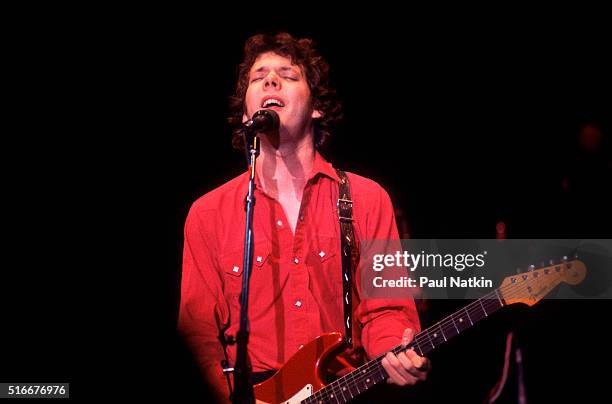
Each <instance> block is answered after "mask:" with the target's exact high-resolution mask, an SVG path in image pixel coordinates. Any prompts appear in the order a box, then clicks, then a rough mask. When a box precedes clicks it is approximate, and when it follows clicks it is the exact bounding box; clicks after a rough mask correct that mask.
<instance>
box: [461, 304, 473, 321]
mask: <svg viewBox="0 0 612 404" xmlns="http://www.w3.org/2000/svg"><path fill="white" fill-rule="evenodd" d="M463 311H465V314H467V318H468V320H470V324H471V325H474V323H473V322H472V318H471V317H470V313H468V310H467V307H466V308H464V309H463Z"/></svg>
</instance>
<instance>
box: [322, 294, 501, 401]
mask: <svg viewBox="0 0 612 404" xmlns="http://www.w3.org/2000/svg"><path fill="white" fill-rule="evenodd" d="M485 297H486V295H485V296H483V297H482V298H481V299H483V298H485ZM487 300H488V301H487V303H488V304H489V308H490V309H491V308H492V307H491V306H490V303H491V301H493V300H492V299H487ZM475 303H478V302H477V301H475V302H471V303H470V304H469V305H468V306H466V307H465V308H464V309H463V310H468V309H469V308H470V306H474V307H471V309H473V308H475V307H476V306H477V305H476V304H475ZM496 305H497V303H496ZM480 311H481V312H482V308H481V309H480ZM475 313H476V312H475V311H472V314H475ZM434 326H435V324H434V325H433V326H432V327H428V330H430V329H431V328H433V327H434ZM426 332H427V330H425V331H423V332H422V333H419V334H418V335H422V334H424V333H426ZM415 339H416V336H415ZM416 342H417V343H419V341H418V340H417V341H416ZM411 345H412V343H411V344H409V345H408V347H406V348H404V347H402V346H401V345H399V346H397V347H394V348H393V349H392V351H396V350H397V351H399V350H404V349H409V348H410V346H411ZM382 358H384V354H383V355H380V356H379V357H377V358H376V359H374V360H372V361H370V362H368V364H366V365H365V366H362V367H360V368H358V369H356V370H354V371H353V372H351V373H350V374H348V375H346V376H344V377H342V378H340V379H338V380H336V381H334V382H332V383H330V384H328V385H327V386H325V387H324V388H323V389H320V390H318V391H317V392H316V393H315V394H313V395H312V396H311V397H313V398H325V399H327V398H335V397H330V393H331V394H335V396H336V397H339V396H338V392H340V393H341V394H342V395H343V397H344V398H345V399H346V397H345V396H344V390H342V388H341V387H342V385H346V386H348V387H349V389H350V387H356V388H357V391H358V392H360V393H361V391H360V389H359V386H358V385H357V383H360V382H363V381H364V377H365V376H364V375H371V373H372V371H373V370H376V371H377V373H379V372H378V370H381V369H382V368H381V367H380V360H381V359H382ZM364 371H365V373H364ZM371 376H374V375H371ZM378 376H383V375H380V374H378ZM365 386H367V385H364V387H365ZM367 387H369V386H367ZM329 390H331V392H329ZM323 394H326V396H327V397H321V396H322V395H323Z"/></svg>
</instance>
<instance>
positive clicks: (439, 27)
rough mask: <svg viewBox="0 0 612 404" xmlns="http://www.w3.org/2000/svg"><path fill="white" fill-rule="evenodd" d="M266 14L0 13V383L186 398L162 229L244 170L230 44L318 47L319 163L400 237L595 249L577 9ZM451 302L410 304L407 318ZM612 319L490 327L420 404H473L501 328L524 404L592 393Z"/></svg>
mask: <svg viewBox="0 0 612 404" xmlns="http://www.w3.org/2000/svg"><path fill="white" fill-rule="evenodd" d="M280 7H281V5H274V6H269V9H268V8H267V7H264V6H261V9H259V8H257V7H254V6H253V7H252V8H251V9H243V10H242V12H241V13H240V14H241V15H243V16H245V15H249V14H250V15H251V17H249V18H240V19H230V18H227V16H229V15H235V14H237V11H238V10H233V12H232V13H230V12H227V13H221V12H216V14H213V13H212V11H211V10H187V9H185V10H183V9H179V8H178V7H176V8H173V9H167V8H157V9H154V8H142V9H129V10H128V9H125V8H123V9H122V8H117V9H110V8H106V9H103V8H99V9H96V8H94V7H91V8H87V9H79V8H74V7H65V8H62V9H58V8H52V9H43V8H37V7H34V6H32V8H31V9H28V10H19V11H11V12H7V13H4V17H3V18H4V19H6V20H7V22H9V23H10V25H7V28H6V36H5V38H6V43H7V48H6V58H5V62H4V63H5V64H6V67H8V68H9V70H10V74H8V75H7V76H6V79H7V80H6V81H7V83H6V84H7V87H8V90H9V91H8V92H7V94H8V97H7V101H8V105H7V110H6V112H7V123H8V125H7V127H6V130H5V131H4V132H5V134H4V135H5V136H3V143H4V147H3V149H2V150H3V154H4V156H3V157H4V158H3V159H2V165H3V173H4V178H5V180H4V185H5V187H4V188H5V193H4V200H5V203H6V204H7V208H6V209H4V218H5V221H4V222H5V229H6V234H7V235H8V236H9V237H7V240H8V241H6V242H5V248H6V250H5V252H4V255H5V258H6V266H5V270H4V272H5V274H6V280H5V281H3V289H4V291H3V295H2V296H3V300H5V302H3V305H2V310H3V319H4V321H5V325H4V326H3V332H2V347H3V351H4V353H3V358H2V362H1V363H2V365H1V366H0V369H1V373H0V378H1V380H2V381H8V382H25V381H32V382H35V381H39V382H47V381H69V382H71V383H72V384H71V395H72V396H73V397H76V398H79V397H81V398H90V397H92V396H94V397H97V396H99V395H107V396H110V397H113V396H116V395H117V394H119V393H121V394H124V393H125V394H130V395H133V396H140V395H146V396H151V397H157V396H161V397H164V398H173V399H178V398H181V399H188V398H192V399H193V400H194V401H195V400H196V399H200V398H202V397H205V396H206V391H205V390H204V389H203V388H202V387H200V386H199V383H198V379H197V374H196V371H195V368H194V367H193V364H192V363H191V362H190V360H189V355H188V353H187V351H186V350H185V349H184V347H183V346H182V344H181V343H180V340H179V339H178V338H177V337H176V335H175V332H174V328H175V323H176V316H177V309H178V298H179V284H180V255H181V248H182V225H183V221H184V218H185V215H186V213H187V210H188V209H189V206H190V204H191V203H192V202H193V201H194V200H195V199H196V198H197V197H198V196H200V195H202V194H204V193H205V192H208V191H210V190H212V189H213V188H215V187H216V186H218V185H220V184H222V183H224V182H225V181H227V180H228V179H230V178H232V177H234V176H236V175H238V174H239V173H241V172H242V171H243V170H244V161H243V158H242V156H241V155H240V154H239V153H238V152H236V151H234V150H232V149H231V145H230V141H229V139H230V129H229V128H228V126H227V125H226V123H225V117H226V115H227V98H228V96H229V95H230V94H231V91H232V89H233V84H234V82H235V79H236V66H237V64H238V63H239V62H240V60H241V56H242V45H243V43H244V41H245V40H246V38H248V36H250V35H251V34H253V33H257V32H261V31H277V30H288V31H289V32H291V33H292V34H294V35H295V36H298V37H302V36H306V37H311V38H313V39H315V40H316V41H317V43H318V44H319V49H320V52H321V53H322V54H323V55H324V56H325V57H326V58H327V60H328V61H329V62H330V65H331V68H332V70H331V75H332V76H331V79H332V83H333V84H334V86H335V87H336V88H337V89H338V93H339V96H340V98H341V99H342V100H343V102H344V113H345V120H344V124H343V125H342V126H341V127H340V128H338V130H337V131H336V132H335V134H334V140H333V144H332V147H331V150H330V153H329V156H330V158H331V160H332V161H333V162H334V163H335V164H336V165H337V166H338V167H340V168H343V169H347V170H349V171H353V172H356V173H359V174H361V175H364V176H367V177H370V178H372V179H374V180H376V181H377V182H379V183H380V184H381V185H383V186H384V187H385V188H386V189H387V190H388V192H389V193H390V195H391V197H392V199H393V201H394V203H395V205H396V207H398V208H401V209H402V210H403V212H404V214H405V217H406V219H407V222H408V225H409V231H410V236H411V237H413V238H426V237H431V238H436V237H446V238H451V237H457V238H461V237H478V238H494V237H495V235H496V233H495V229H496V224H497V223H498V222H499V221H503V222H504V223H505V224H506V228H507V237H508V238H527V237H528V238H582V237H587V238H598V237H600V238H603V237H609V235H610V230H609V229H610V214H609V208H608V206H609V205H608V204H609V201H610V199H609V196H608V191H609V185H610V183H609V179H610V174H609V172H610V159H609V147H610V145H609V142H610V138H609V136H610V130H611V129H610V113H609V111H610V106H611V105H610V94H611V92H610V77H609V76H610V75H609V71H610V64H609V62H608V61H607V56H608V55H607V53H609V49H608V48H607V47H606V46H605V38H606V31H607V27H606V26H605V25H604V24H603V22H602V21H600V18H599V17H600V16H601V14H599V13H598V12H597V10H592V11H591V12H583V11H580V12H578V11H577V10H573V9H565V10H559V9H554V10H537V11H536V10H530V9H527V10H483V9H478V10H435V11H431V10H429V11H427V12H425V11H422V10H403V11H399V10H379V11H372V10H371V9H369V8H365V9H362V10H357V11H359V12H360V13H359V16H358V17H357V16H354V14H351V16H349V14H348V12H349V11H350V12H351V13H353V12H354V11H356V10H354V9H351V10H342V11H340V12H337V13H330V12H329V11H328V10H326V9H318V10H309V11H310V12H304V11H303V10H301V11H295V12H293V11H291V12H289V11H287V13H286V14H282V15H281V14H279V13H278V8H280ZM247 10H251V11H249V12H248V13H247ZM296 13H297V14H296ZM296 15H299V16H302V17H306V19H305V20H303V21H302V20H301V21H299V22H298V21H297V18H296ZM586 124H596V125H598V126H599V127H600V129H601V131H602V132H603V134H604V144H603V146H602V149H601V150H600V152H599V153H597V154H594V155H593V154H588V153H585V152H581V151H580V149H579V148H578V147H577V136H578V133H579V132H580V129H581V127H583V126H584V125H586ZM606 142H607V143H606ZM564 179H566V180H568V181H569V188H568V189H567V190H564V189H563V187H562V185H561V184H562V181H563V180H564ZM239 230H240V229H239ZM240 231H241V230H240ZM463 303H464V302H430V306H429V310H428V311H426V312H423V314H422V319H423V324H424V325H428V324H432V323H434V322H435V321H437V319H439V318H441V317H443V316H444V315H446V314H448V313H449V312H450V311H451V310H453V309H455V308H458V307H459V306H460V305H462V304H463ZM609 308H610V304H609V302H608V301H588V302H564V301H545V302H542V303H541V304H539V305H537V306H535V307H533V308H532V309H529V310H528V309H525V308H512V309H509V310H507V312H504V313H500V314H499V315H498V316H497V317H495V318H492V319H489V320H488V322H487V323H486V324H483V325H482V326H480V327H479V328H478V329H477V330H474V331H470V332H469V335H466V336H464V337H463V338H458V339H457V340H455V341H452V342H450V343H449V344H448V345H447V346H445V347H443V348H441V349H440V351H439V352H437V353H435V354H434V355H433V356H432V360H433V364H434V370H433V371H432V373H431V377H430V381H429V382H428V383H427V384H426V385H425V386H422V387H421V388H419V389H418V391H417V395H418V398H420V399H422V400H426V401H434V402H438V401H447V400H448V399H453V400H457V401H465V402H482V400H483V399H484V398H485V396H486V394H487V392H488V391H489V390H490V389H491V387H492V386H493V384H494V383H495V382H496V381H497V379H498V377H499V374H500V370H501V366H502V358H503V349H504V340H505V335H506V332H508V331H510V330H514V331H515V332H516V333H517V335H518V338H519V341H520V343H521V347H522V349H523V354H524V359H525V383H526V388H527V394H528V395H527V398H528V400H529V401H531V402H547V401H550V400H558V399H563V398H568V397H570V396H571V397H583V398H584V397H587V398H589V400H590V401H592V400H594V399H595V398H596V397H598V396H600V395H602V394H603V395H604V397H607V396H608V395H609V393H608V392H607V389H606V386H605V385H602V384H600V380H601V377H598V375H603V374H606V373H605V371H600V370H598V369H597V368H596V367H597V366H599V364H600V363H601V364H603V365H604V366H605V364H606V363H607V360H608V359H609V357H610V350H609V348H608V346H607V345H608V344H607V343H606V337H605V335H606V334H605V332H604V329H605V321H603V320H604V319H606V318H608V317H609V315H608V310H609ZM602 323H603V324H602ZM508 383H509V384H508V388H507V391H505V399H507V400H509V401H512V400H514V398H513V397H514V396H513V394H515V388H514V384H513V383H515V380H514V379H511V380H509V382H508Z"/></svg>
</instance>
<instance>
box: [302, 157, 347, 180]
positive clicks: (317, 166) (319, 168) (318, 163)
mask: <svg viewBox="0 0 612 404" xmlns="http://www.w3.org/2000/svg"><path fill="white" fill-rule="evenodd" d="M317 174H323V175H326V176H328V177H330V178H331V179H333V180H335V181H337V182H340V177H338V174H337V173H336V169H335V168H334V167H333V166H332V164H331V163H330V162H328V161H327V160H325V159H324V158H323V156H321V154H319V152H318V151H315V159H314V163H313V165H312V171H311V173H310V176H309V178H308V179H309V180H311V179H313V178H314V177H315V176H316V175H317Z"/></svg>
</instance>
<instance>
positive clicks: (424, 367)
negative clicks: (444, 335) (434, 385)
mask: <svg viewBox="0 0 612 404" xmlns="http://www.w3.org/2000/svg"><path fill="white" fill-rule="evenodd" d="M413 337H414V332H413V331H412V330H411V329H410V328H406V330H404V335H403V337H402V346H407V345H408V344H409V343H410V341H412V338H413ZM381 363H382V366H383V368H385V370H386V371H387V374H388V375H389V378H388V379H387V382H388V383H391V384H397V385H398V386H409V385H414V384H416V383H417V382H419V381H423V380H425V379H427V372H429V369H430V367H431V362H430V361H429V359H427V358H424V357H422V356H419V355H418V354H417V353H416V352H414V350H412V349H409V350H407V351H403V352H400V354H399V355H395V354H394V353H393V352H387V355H385V357H384V358H383V359H382V361H381Z"/></svg>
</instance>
